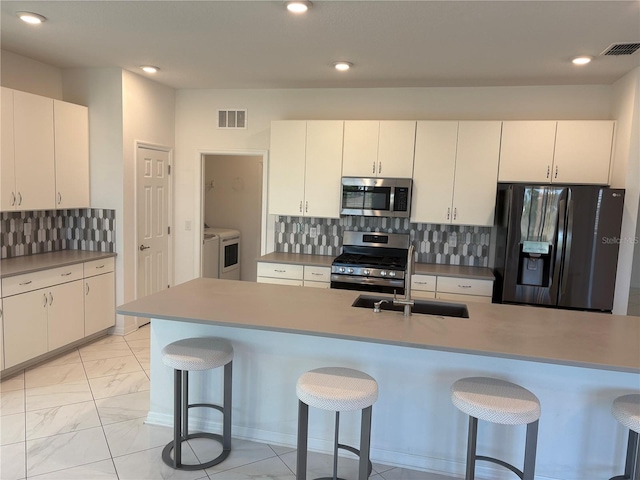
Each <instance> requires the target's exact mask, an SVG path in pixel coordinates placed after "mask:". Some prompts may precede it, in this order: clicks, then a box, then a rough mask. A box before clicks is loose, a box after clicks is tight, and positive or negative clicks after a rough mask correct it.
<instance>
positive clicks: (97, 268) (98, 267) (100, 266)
mask: <svg viewBox="0 0 640 480" xmlns="http://www.w3.org/2000/svg"><path fill="white" fill-rule="evenodd" d="M100 268H104V263H103V264H102V265H98V266H97V267H96V270H99V269H100Z"/></svg>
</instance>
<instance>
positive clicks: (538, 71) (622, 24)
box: [0, 0, 640, 88]
mask: <svg viewBox="0 0 640 480" xmlns="http://www.w3.org/2000/svg"><path fill="white" fill-rule="evenodd" d="M0 4H1V14H2V18H1V22H2V23H1V41H2V49H3V50H8V51H11V52H14V53H16V54H19V55H23V56H26V57H30V58H33V59H35V60H39V61H42V62H45V63H48V64H51V65H54V66H57V67H60V68H67V67H120V68H123V69H126V70H130V71H133V72H136V73H142V72H141V71H140V70H139V69H138V66H139V65H141V64H152V65H157V66H159V67H160V68H161V71H160V72H159V73H158V74H156V75H155V76H154V77H153V78H154V80H156V81H158V82H160V83H163V84H166V85H169V86H171V87H175V88H319V87H419V86H499V85H564V84H575V85H578V84H611V83H613V82H615V81H616V80H618V79H619V78H620V77H622V76H623V75H624V74H625V73H627V72H629V71H630V70H632V69H633V68H634V67H636V66H638V65H640V51H638V52H636V53H635V54H633V55H631V56H624V57H622V56H617V57H616V56H611V57H602V56H599V54H600V53H601V52H602V51H603V50H605V49H606V48H607V47H608V46H609V45H610V44H612V43H617V42H639V41H640V1H639V0H633V1H617V0H604V1H574V0H562V1H552V0H541V1H540V0H539V1H522V0H502V1H483V0H472V1H462V0H441V1H415V0H414V1H402V0H394V1H362V0H361V1H345V0H341V1H326V0H325V1H315V2H314V5H313V8H312V9H311V10H310V11H309V12H308V13H307V14H306V15H304V16H295V15H293V14H290V13H288V12H287V11H286V10H285V9H284V3H283V2H282V1H268V0H263V1H242V0H233V1H158V0H156V1H153V0H146V1H104V0H102V1H59V0H50V1H29V0H20V1H7V0H2V2H0ZM20 10H23V11H24V10H27V11H33V12H37V13H39V14H41V15H44V16H45V17H47V19H48V21H47V22H45V23H44V24H42V25H40V26H38V27H35V28H34V27H30V26H28V25H26V24H24V23H23V22H21V21H20V20H18V18H17V17H16V16H15V12H16V11H20ZM579 54H586V55H593V56H596V59H595V60H594V61H593V62H592V63H591V64H590V65H588V66H586V67H582V68H578V67H575V66H573V65H572V64H571V63H570V61H569V60H570V59H571V58H572V57H573V56H575V55H579ZM336 60H348V61H350V62H353V63H354V64H355V67H354V68H353V69H352V70H351V71H349V72H347V73H339V72H336V71H335V70H334V69H333V68H332V63H333V62H334V61H336Z"/></svg>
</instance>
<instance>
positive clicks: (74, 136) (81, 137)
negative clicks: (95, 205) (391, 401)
mask: <svg viewBox="0 0 640 480" xmlns="http://www.w3.org/2000/svg"><path fill="white" fill-rule="evenodd" d="M53 114H54V122H55V125H54V127H55V128H54V132H55V168H56V177H55V178H56V208H81V207H88V206H89V205H90V200H89V109H88V108H87V107H84V106H82V105H74V104H73V103H67V102H61V101H59V100H54V103H53Z"/></svg>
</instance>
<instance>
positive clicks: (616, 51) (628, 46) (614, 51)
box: [600, 42, 640, 55]
mask: <svg viewBox="0 0 640 480" xmlns="http://www.w3.org/2000/svg"><path fill="white" fill-rule="evenodd" d="M638 49H640V42H636V43H613V44H611V45H609V47H607V49H606V50H605V51H604V52H602V53H601V54H600V55H631V54H632V53H634V52H635V51H637V50H638Z"/></svg>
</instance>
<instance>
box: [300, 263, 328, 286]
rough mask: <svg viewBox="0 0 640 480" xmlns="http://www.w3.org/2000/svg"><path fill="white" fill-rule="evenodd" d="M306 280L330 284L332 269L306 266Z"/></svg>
mask: <svg viewBox="0 0 640 480" xmlns="http://www.w3.org/2000/svg"><path fill="white" fill-rule="evenodd" d="M304 280H305V282H307V281H311V282H330V281H331V268H330V267H312V266H309V265H305V267H304Z"/></svg>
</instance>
